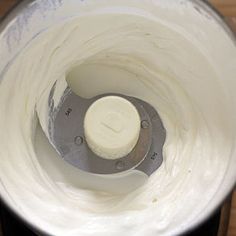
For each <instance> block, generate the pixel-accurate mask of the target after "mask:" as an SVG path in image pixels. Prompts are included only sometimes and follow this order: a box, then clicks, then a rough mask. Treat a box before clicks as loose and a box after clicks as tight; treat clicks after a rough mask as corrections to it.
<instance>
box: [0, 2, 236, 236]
mask: <svg viewBox="0 0 236 236" xmlns="http://www.w3.org/2000/svg"><path fill="white" fill-rule="evenodd" d="M70 3H71V6H70ZM64 4H65V7H64V8H63V7H62V9H63V10H64V11H67V10H68V9H69V10H70V11H71V12H72V11H73V1H68V4H66V3H64ZM74 4H75V3H74ZM80 4H81V8H82V10H81V11H82V12H83V16H82V14H81V12H78V15H77V16H76V17H74V18H70V19H68V20H67V21H66V22H64V21H63V22H61V23H60V24H58V25H53V26H52V27H51V28H50V29H48V30H47V31H45V32H42V33H41V34H39V35H37V37H35V38H34V40H33V41H32V42H31V43H30V45H28V46H27V47H25V48H24V50H22V51H21V53H20V54H19V55H18V56H17V57H16V58H15V59H14V61H13V62H12V64H11V65H10V66H9V67H8V68H7V69H5V71H4V73H3V74H2V75H3V80H2V82H1V86H0V112H1V116H0V131H1V134H2V135H1V140H0V180H1V184H0V193H1V195H2V196H3V199H7V201H8V202H9V204H10V205H11V206H12V207H14V209H15V210H16V211H17V212H18V213H20V214H21V215H23V216H24V217H25V218H26V219H27V218H28V220H29V221H30V222H31V223H32V224H34V225H35V226H37V227H39V228H41V229H43V230H44V231H46V232H48V233H50V234H53V235H83V236H88V235H101V236H106V235H107V236H115V235H117V236H118V235H124V236H126V235H127V236H128V235H129V236H130V235H135V236H143V235H145V236H151V235H173V234H177V233H178V232H181V231H182V230H184V229H186V228H187V227H188V226H189V225H191V224H192V222H194V221H196V218H197V217H198V216H199V215H201V212H203V211H204V209H205V208H207V206H208V205H209V204H210V203H211V200H212V199H213V198H214V196H215V194H216V193H217V191H218V189H219V187H220V185H221V183H222V181H223V179H224V176H225V173H226V171H227V168H228V163H229V162H230V161H231V158H232V157H231V155H232V153H233V152H232V148H233V145H234V142H235V139H234V138H235V137H234V136H235V133H236V132H235V131H236V129H235V122H234V121H235V109H236V108H235V104H236V103H235V101H236V99H235V97H233V94H234V93H233V89H232V86H233V85H235V82H233V80H234V77H235V74H236V67H235V65H236V48H235V45H234V44H233V42H232V41H231V39H230V38H229V36H228V35H227V34H226V33H225V31H224V30H223V29H222V28H221V27H220V26H219V25H218V24H217V23H216V22H215V21H214V20H213V19H212V18H211V16H209V15H208V14H207V13H199V12H198V11H197V10H196V9H194V8H193V6H192V4H191V3H190V1H175V2H174V3H173V1H169V0H168V1H164V0H163V1H143V0H142V1H141V0H140V1H138V0H137V1H127V0H126V1H122V0H121V1H115V0H109V1H103V0H102V1H85V2H84V3H83V2H81V3H80ZM83 4H84V5H83ZM70 7H71V8H70ZM58 11H60V8H59V10H58ZM61 11H62V10H61ZM61 14H62V13H61ZM74 14H76V13H74ZM86 14H88V15H86ZM186 22H187V23H186ZM214 38H215V39H217V40H215V41H213V40H211V39H214ZM0 39H1V38H0ZM221 47H222V48H224V50H222V49H221ZM72 68H75V69H73V70H72ZM71 70H72V72H71V73H69V72H70V71H71ZM103 73H104V74H103ZM67 75H68V76H69V78H68V81H69V84H71V86H72V88H75V90H76V92H77V93H78V94H80V95H81V96H84V97H92V96H95V95H97V94H101V93H107V92H109V93H111V92H112V93H113V92H114V93H122V94H127V95H131V96H135V97H139V98H141V99H143V100H145V101H147V102H149V103H150V104H151V105H152V106H154V107H155V108H156V109H157V110H158V112H159V114H160V116H161V118H162V120H163V122H164V125H165V128H166V130H167V140H166V143H165V148H164V161H163V164H162V166H161V167H160V168H159V169H158V170H157V171H156V172H155V173H154V174H153V175H152V176H151V177H150V178H149V179H148V181H147V182H146V183H145V184H144V185H143V186H142V187H140V188H138V189H137V190H135V191H132V192H130V193H128V194H120V195H117V194H109V193H104V192H98V191H89V190H85V189H82V188H79V187H78V184H77V182H76V181H78V180H76V176H79V175H78V172H77V170H75V169H74V168H73V167H71V166H68V165H67V164H66V163H64V162H63V161H62V160H60V158H59V157H57V156H56V154H55V153H54V154H53V155H51V153H52V152H53V151H52V150H51V151H50V152H46V151H45V150H44V149H43V148H41V149H40V150H39V146H40V145H39V143H38V141H37V138H36V140H35V139H34V136H35V132H34V130H35V127H36V124H37V116H36V112H35V108H36V106H37V102H38V101H39V100H40V98H41V96H42V95H43V94H44V95H45V94H48V93H49V91H50V89H51V87H52V85H53V84H54V82H55V81H56V80H59V81H62V83H64V82H63V81H65V78H66V76H67ZM86 75H88V76H86ZM108 75H109V76H108ZM110 75H111V76H110ZM40 111H41V112H44V115H46V113H45V112H46V111H47V109H43V108H42V109H40ZM42 126H43V127H47V120H44V123H42ZM34 140H35V141H36V142H34ZM44 145H46V144H44ZM40 153H41V154H40ZM218 194H219V193H218Z"/></svg>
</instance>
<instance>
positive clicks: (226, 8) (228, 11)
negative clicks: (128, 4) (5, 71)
mask: <svg viewBox="0 0 236 236" xmlns="http://www.w3.org/2000/svg"><path fill="white" fill-rule="evenodd" d="M209 1H210V2H211V3H212V4H213V5H214V6H215V7H216V8H217V9H218V10H219V11H220V12H221V14H222V15H224V16H225V17H227V20H228V21H229V22H230V24H231V25H233V27H234V29H235V31H236V0H209ZM16 2H17V0H0V17H1V16H2V15H3V14H4V13H5V12H6V10H7V9H9V8H10V7H11V6H13V5H14V4H15V3H16ZM235 66H236V65H235ZM235 171H236V170H235ZM0 234H1V233H0ZM199 236H200V235H199ZM228 236H236V192H235V193H234V195H233V198H232V205H231V217H230V223H229V228H228Z"/></svg>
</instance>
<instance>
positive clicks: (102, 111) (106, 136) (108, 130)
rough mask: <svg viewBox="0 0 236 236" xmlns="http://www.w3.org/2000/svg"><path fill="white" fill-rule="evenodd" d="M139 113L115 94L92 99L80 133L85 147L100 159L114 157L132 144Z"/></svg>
mask: <svg viewBox="0 0 236 236" xmlns="http://www.w3.org/2000/svg"><path fill="white" fill-rule="evenodd" d="M140 123H141V121H140V116H139V113H138V111H137V109H136V108H135V106H134V105H133V104H132V103H131V102H129V101H128V100H126V99H124V98H122V97H119V96H107V97H103V98H100V99H98V100H97V101H95V102H94V103H93V104H92V105H91V106H90V107H89V109H88V110H87V112H86V115H85V119H84V133H85V138H86V142H87V144H88V146H89V148H90V149H91V150H92V151H93V152H94V153H95V154H97V155H98V156H100V157H102V158H104V159H111V160H114V159H118V158H121V157H124V156H126V155H128V154H129V153H130V152H131V151H132V149H133V148H134V147H135V145H136V143H137V141H138V139H139V133H140V126H141V125H140Z"/></svg>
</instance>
